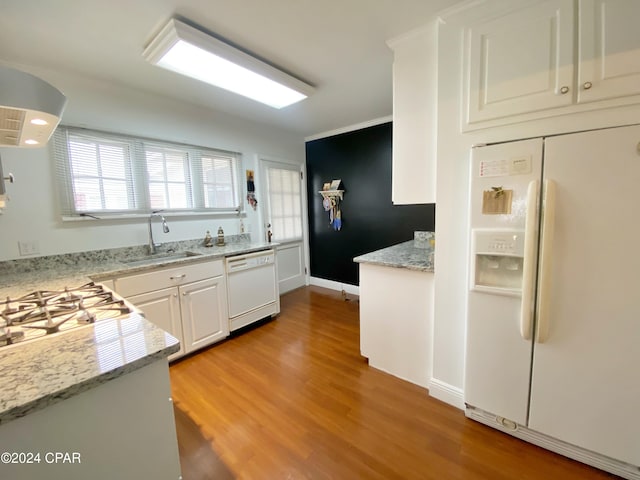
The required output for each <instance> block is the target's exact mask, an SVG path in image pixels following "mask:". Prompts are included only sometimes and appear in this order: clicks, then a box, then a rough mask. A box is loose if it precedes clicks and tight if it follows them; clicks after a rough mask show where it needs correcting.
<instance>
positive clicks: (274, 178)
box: [265, 162, 302, 242]
mask: <svg viewBox="0 0 640 480" xmlns="http://www.w3.org/2000/svg"><path fill="white" fill-rule="evenodd" d="M265 164H266V172H267V175H266V177H267V217H268V219H269V223H271V231H272V233H273V238H274V239H275V240H276V241H279V242H280V241H285V240H296V239H300V238H302V203H301V198H302V197H301V192H300V170H299V167H296V166H288V165H284V164H276V163H275V162H265Z"/></svg>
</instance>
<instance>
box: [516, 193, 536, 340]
mask: <svg viewBox="0 0 640 480" xmlns="http://www.w3.org/2000/svg"><path fill="white" fill-rule="evenodd" d="M537 213H538V181H537V180H531V181H530V182H529V187H528V189H527V211H526V217H525V230H524V259H523V262H522V303H521V305H520V335H521V336H522V338H524V339H525V340H531V333H532V332H531V331H532V329H533V292H534V288H535V285H534V280H535V278H534V276H535V261H536V233H537V228H536V226H537V224H538V215H537Z"/></svg>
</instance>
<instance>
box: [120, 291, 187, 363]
mask: <svg viewBox="0 0 640 480" xmlns="http://www.w3.org/2000/svg"><path fill="white" fill-rule="evenodd" d="M127 300H129V301H130V302H131V303H133V304H134V305H135V306H136V307H138V308H139V309H140V310H142V312H143V313H144V316H145V318H146V319H147V320H149V321H150V322H151V323H153V324H155V325H157V326H158V327H160V328H161V329H163V330H164V331H165V332H169V333H170V334H171V335H173V336H174V337H176V338H177V339H178V340H180V350H178V351H177V352H176V353H174V354H173V355H170V356H169V360H175V359H176V358H179V357H181V356H183V355H184V354H185V353H186V352H185V348H184V339H183V336H182V321H181V319H180V301H179V300H178V289H177V288H175V287H171V288H163V289H162V290H155V291H153V292H149V293H141V294H140V295H131V296H129V297H127Z"/></svg>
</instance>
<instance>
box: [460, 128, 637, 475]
mask: <svg viewBox="0 0 640 480" xmlns="http://www.w3.org/2000/svg"><path fill="white" fill-rule="evenodd" d="M471 160H472V161H471V164H472V165H471V175H470V177H471V181H470V217H469V218H470V228H469V233H470V255H469V293H468V305H467V307H468V308H467V333H466V334H467V338H466V359H465V382H464V395H465V403H466V406H467V407H466V415H467V416H468V417H470V418H473V419H474V420H478V421H480V422H483V423H485V424H487V425H490V426H493V427H495V428H498V429H500V430H503V431H505V432H507V433H510V434H512V435H515V436H518V437H520V438H522V439H525V440H527V441H529V442H532V443H535V444H537V445H540V446H542V447H544V448H548V449H550V450H553V451H556V452H558V453H561V454H563V455H566V456H568V457H571V458H574V459H577V460H579V461H582V462H584V463H588V464H591V465H593V466H596V467H598V468H601V469H603V470H607V471H610V472H612V473H615V474H617V475H620V476H622V477H624V478H630V479H640V468H639V467H638V466H639V465H640V126H638V125H636V126H628V127H619V128H611V129H603V130H596V131H589V132H581V133H575V134H568V135H559V136H553V137H546V138H535V139H530V140H523V141H516V142H509V143H501V144H495V145H487V146H480V147H476V148H474V149H473V150H472V155H471Z"/></svg>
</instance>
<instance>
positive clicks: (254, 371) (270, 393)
mask: <svg viewBox="0 0 640 480" xmlns="http://www.w3.org/2000/svg"><path fill="white" fill-rule="evenodd" d="M281 305H282V313H281V314H280V315H279V316H278V317H277V318H276V319H275V320H272V321H270V322H267V323H265V324H263V325H260V326H259V327H258V328H254V329H252V330H249V331H246V332H243V333H242V334H241V335H237V336H234V337H232V338H231V339H229V340H227V341H225V342H222V343H220V344H217V345H215V346H213V347H211V348H209V349H208V350H205V351H202V352H200V353H198V354H196V355H194V356H191V357H188V358H185V359H183V360H181V361H179V362H177V363H175V364H174V365H172V366H171V369H170V371H171V383H172V393H173V398H174V402H175V409H176V424H177V429H178V442H179V445H180V457H181V463H182V470H183V478H184V479H185V480H205V479H227V478H239V479H305V478H309V479H349V480H350V479H421V480H422V479H492V480H493V479H523V480H526V479H556V478H558V479H560V478H561V479H563V480H571V479H581V480H588V479H605V478H615V477H613V476H611V475H608V474H605V473H604V472H600V471H598V470H596V469H593V468H591V467H588V466H585V465H582V464H580V463H578V462H574V461H572V460H569V459H566V458H564V457H562V456H559V455H555V454H553V453H551V452H548V451H546V450H543V449H540V448H538V447H535V446H532V445H529V444H527V443H525V442H522V441H520V440H518V439H515V438H512V437H510V436H508V435H505V434H502V433H500V432H498V431H495V430H493V429H491V428H489V427H485V426H484V425H481V424H479V423H476V422H474V421H472V420H468V419H467V418H465V416H464V413H463V412H462V411H460V410H458V409H456V408H453V407H451V406H449V405H446V404H444V403H442V402H439V401H438V400H435V399H433V398H431V397H429V396H428V394H427V391H426V390H425V389H423V388H420V387H418V386H416V385H413V384H411V383H408V382H405V381H402V380H399V379H397V378H395V377H393V376H391V375H388V374H385V373H383V372H381V371H379V370H376V369H374V368H371V367H369V366H368V365H367V362H366V360H365V359H364V358H362V357H361V356H360V349H359V323H358V303H357V302H356V301H355V300H351V301H343V300H342V298H341V296H340V294H339V293H337V292H333V291H330V290H325V289H321V288H317V287H307V288H303V289H300V290H296V291H293V292H290V293H287V294H285V295H283V296H282V299H281ZM398 321H401V319H398Z"/></svg>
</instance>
